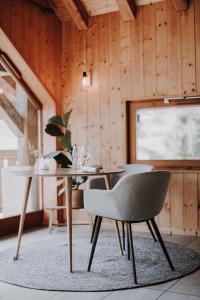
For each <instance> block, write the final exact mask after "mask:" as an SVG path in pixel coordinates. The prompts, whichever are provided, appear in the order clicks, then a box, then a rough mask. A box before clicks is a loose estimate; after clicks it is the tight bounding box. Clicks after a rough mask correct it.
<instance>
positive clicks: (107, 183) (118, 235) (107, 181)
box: [105, 175, 123, 255]
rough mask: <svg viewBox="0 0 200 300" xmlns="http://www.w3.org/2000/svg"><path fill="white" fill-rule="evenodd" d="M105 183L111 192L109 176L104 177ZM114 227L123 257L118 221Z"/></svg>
mask: <svg viewBox="0 0 200 300" xmlns="http://www.w3.org/2000/svg"><path fill="white" fill-rule="evenodd" d="M105 182H106V188H107V190H111V189H112V185H111V178H110V175H105ZM115 227H116V232H117V238H118V241H119V249H120V253H121V254H122V255H123V249H122V242H121V237H120V231H119V225H118V221H115Z"/></svg>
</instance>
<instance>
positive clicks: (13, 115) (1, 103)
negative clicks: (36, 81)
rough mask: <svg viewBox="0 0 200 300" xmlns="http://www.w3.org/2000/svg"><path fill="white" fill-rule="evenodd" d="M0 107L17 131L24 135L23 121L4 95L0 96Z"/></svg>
mask: <svg viewBox="0 0 200 300" xmlns="http://www.w3.org/2000/svg"><path fill="white" fill-rule="evenodd" d="M0 107H1V108H2V109H3V110H4V112H5V113H6V114H7V116H8V117H9V119H10V120H11V121H12V122H13V123H14V124H15V125H16V127H17V128H18V129H19V131H20V132H21V133H24V120H23V118H22V116H21V115H20V114H19V113H18V111H17V110H16V108H15V107H14V106H13V105H12V104H11V103H10V101H9V100H8V98H7V97H6V95H4V94H0Z"/></svg>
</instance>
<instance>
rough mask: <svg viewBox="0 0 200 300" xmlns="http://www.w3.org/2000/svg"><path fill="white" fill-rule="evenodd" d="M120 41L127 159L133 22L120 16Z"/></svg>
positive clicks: (123, 124)
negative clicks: (127, 113) (127, 115)
mask: <svg viewBox="0 0 200 300" xmlns="http://www.w3.org/2000/svg"><path fill="white" fill-rule="evenodd" d="M120 43H121V45H120V46H121V83H120V85H121V101H122V108H121V111H122V113H121V116H122V137H124V138H123V140H122V147H123V148H122V152H123V160H124V161H125V162H126V161H127V140H126V100H128V99H129V100H130V99H131V92H132V90H131V81H132V80H131V22H124V21H123V19H122V17H120Z"/></svg>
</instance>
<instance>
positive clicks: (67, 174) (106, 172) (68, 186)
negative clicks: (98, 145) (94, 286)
mask: <svg viewBox="0 0 200 300" xmlns="http://www.w3.org/2000/svg"><path fill="white" fill-rule="evenodd" d="M122 172H124V170H123V169H119V168H113V169H102V170H100V171H99V172H82V171H80V170H72V169H71V168H60V169H59V168H58V169H50V170H35V169H34V168H30V169H28V170H27V169H23V167H22V168H21V169H20V168H19V170H16V171H13V175H15V176H23V177H26V188H25V194H24V201H23V205H22V211H21V216H20V223H19V230H18V238H17V248H16V255H15V257H14V259H15V260H17V259H18V257H19V250H20V243H21V237H22V233H23V228H24V221H25V216H26V209H27V204H28V199H29V193H30V188H31V182H32V179H33V178H34V177H38V178H44V177H62V178H64V182H65V195H66V209H67V233H68V235H67V237H68V244H67V245H68V271H69V272H72V178H73V177H74V176H103V177H104V178H105V183H106V188H107V189H111V178H110V175H112V174H118V173H122Z"/></svg>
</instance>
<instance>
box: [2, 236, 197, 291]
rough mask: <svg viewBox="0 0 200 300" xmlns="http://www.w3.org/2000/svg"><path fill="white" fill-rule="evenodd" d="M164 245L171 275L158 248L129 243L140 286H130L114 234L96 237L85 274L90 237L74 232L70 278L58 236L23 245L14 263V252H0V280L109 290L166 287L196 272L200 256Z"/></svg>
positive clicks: (46, 287)
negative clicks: (133, 252) (169, 257)
mask: <svg viewBox="0 0 200 300" xmlns="http://www.w3.org/2000/svg"><path fill="white" fill-rule="evenodd" d="M166 246H167V249H168V251H169V254H170V256H171V258H172V261H173V264H174V266H175V272H172V271H171V270H170V268H169V265H168V263H167V262H166V258H165V256H164V254H163V252H162V250H161V248H160V245H159V244H158V243H155V242H154V241H153V240H151V239H147V238H137V237H135V238H134V249H135V256H136V267H137V276H138V282H139V284H138V285H135V284H134V282H133V274H132V267H131V262H130V261H128V260H127V257H126V256H121V255H120V253H119V248H118V244H117V238H116V236H115V234H114V233H113V232H112V233H111V232H110V233H109V232H100V236H99V240H98V243H97V247H96V252H95V256H94V259H93V264H92V268H91V272H87V264H88V259H89V254H90V249H91V244H90V243H89V234H88V233H82V234H76V233H74V244H73V258H74V261H73V270H74V272H73V273H68V271H67V247H66V233H65V232H62V233H60V232H57V233H55V234H52V235H50V236H49V237H47V238H46V240H43V241H42V242H40V243H35V244H29V245H23V244H22V246H21V252H20V253H21V256H20V257H19V260H18V261H14V260H13V256H14V253H15V249H10V250H6V251H3V252H0V270H1V271H0V281H3V282H7V283H11V284H15V285H19V286H23V287H27V288H34V289H43V290H59V291H109V290H119V289H129V288H135V287H140V286H146V285H152V284H155V283H160V282H166V281H168V280H172V279H175V278H178V277H182V276H184V275H186V274H188V273H191V272H192V271H194V270H196V269H197V268H199V266H200V254H198V253H196V252H195V251H193V250H190V249H187V248H185V247H182V246H177V245H175V244H172V243H166Z"/></svg>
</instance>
